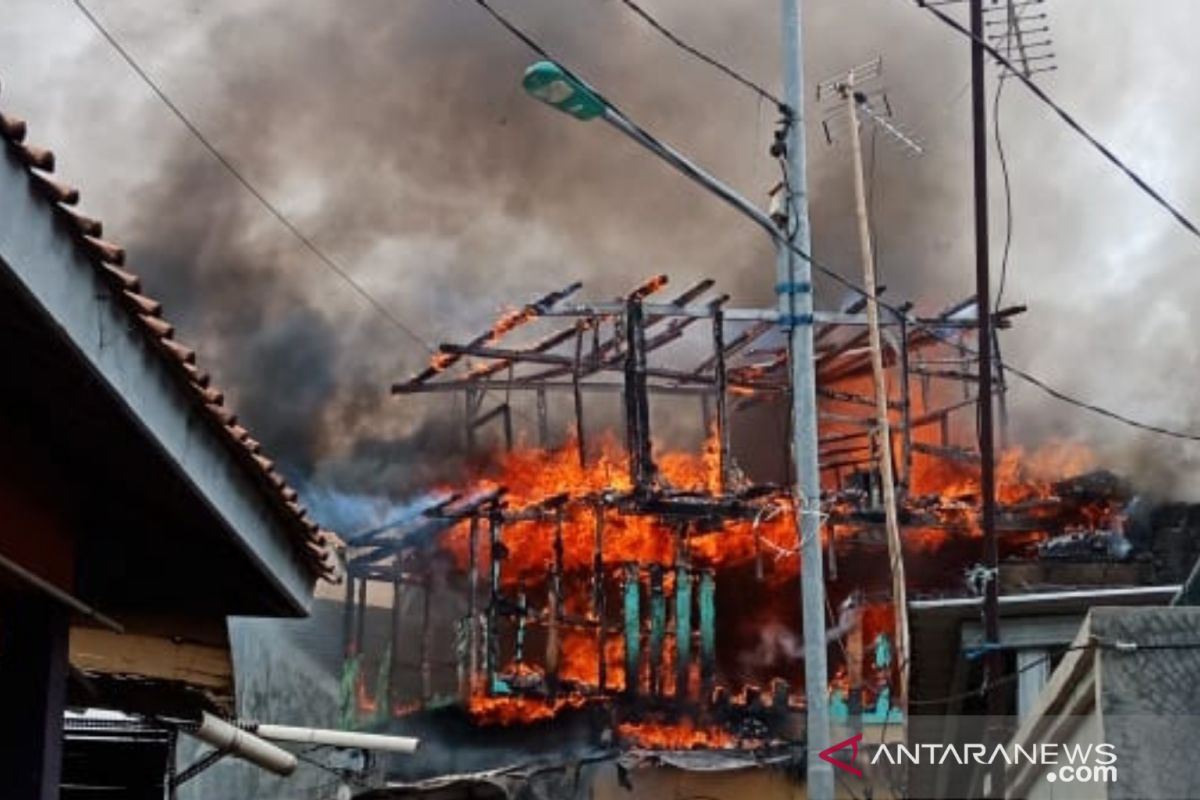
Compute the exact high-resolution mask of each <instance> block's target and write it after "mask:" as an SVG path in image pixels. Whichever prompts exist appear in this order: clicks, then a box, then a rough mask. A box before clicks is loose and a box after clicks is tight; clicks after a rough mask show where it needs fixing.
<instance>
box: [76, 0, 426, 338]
mask: <svg viewBox="0 0 1200 800" xmlns="http://www.w3.org/2000/svg"><path fill="white" fill-rule="evenodd" d="M71 2H72V4H73V5H74V6H75V7H76V8H78V9H79V11H80V12H81V13H82V14H83V15H84V16H85V17H86V18H87V20H88V22H90V23H91V24H92V27H94V28H95V29H96V30H97V31H98V32H99V33H100V35H101V36H103V37H104V38H105V39H106V40H107V41H108V43H109V44H110V45H112V48H113V49H114V50H115V51H116V52H117V54H118V55H120V56H121V58H122V59H124V60H125V63H126V64H128V65H129V68H130V69H132V70H133V71H134V72H135V73H136V74H137V76H138V77H139V78H141V79H142V82H143V83H145V84H146V85H147V86H148V87H150V90H151V91H153V92H154V94H155V95H157V96H158V99H159V100H161V101H162V103H163V105H165V106H166V107H167V108H168V109H169V110H170V111H171V113H172V114H174V115H175V117H176V118H177V119H178V120H179V121H180V122H182V123H183V125H184V127H185V128H187V129H188V132H190V133H191V134H192V136H193V137H195V139H196V141H198V142H200V144H201V145H203V146H204V149H205V150H207V151H208V153H209V155H211V156H212V157H213V158H215V159H216V160H217V162H218V163H220V164H221V166H223V167H224V168H225V169H226V171H228V172H229V174H230V175H232V176H233V178H234V179H235V180H237V182H238V183H240V184H241V185H242V188H243V189H245V190H246V191H247V192H249V193H250V195H251V196H252V197H253V198H254V199H255V200H257V201H258V202H259V204H260V205H261V206H262V207H263V208H265V209H266V210H267V211H268V212H269V213H270V214H271V216H273V217H275V219H276V220H278V221H279V223H280V224H281V225H283V227H285V228H286V229H287V230H288V232H289V233H291V234H292V236H294V237H295V238H296V240H297V241H299V242H300V243H301V244H302V245H304V247H305V248H306V249H307V250H308V251H309V252H310V253H312V254H313V255H314V256H316V257H317V259H318V260H319V261H320V262H321V263H322V264H324V265H325V266H326V267H327V268H328V269H329V270H330V271H332V272H333V273H334V274H335V275H337V276H338V277H339V278H341V279H342V281H343V282H344V283H345V284H346V285H347V286H349V287H350V288H351V289H353V290H354V292H355V293H356V294H358V295H359V297H361V298H362V299H363V300H365V301H366V302H367V303H368V304H369V305H370V306H371V307H372V308H373V309H375V311H377V312H378V313H379V314H380V316H382V317H383V318H384V319H386V320H387V321H388V322H389V323H391V324H392V326H394V327H395V328H396V329H397V330H399V331H401V332H402V333H404V334H405V335H406V336H408V337H409V338H410V339H412V340H413V341H415V342H418V343H420V345H421V346H422V347H424V348H425V349H426V350H427V351H429V352H431V353H432V352H433V346H432V345H430V344H429V342H427V341H425V339H424V338H423V337H422V336H421V335H420V334H418V333H417V332H416V331H414V330H413V329H412V328H410V327H409V326H408V325H406V324H405V323H404V322H403V321H402V320H401V319H400V318H399V317H397V316H396V315H395V314H394V313H392V312H391V311H390V310H389V309H388V308H387V307H386V306H384V305H383V303H381V302H380V301H379V300H377V299H375V297H374V296H372V295H371V293H370V292H368V291H367V290H366V289H365V288H364V287H363V286H362V284H360V283H359V282H358V281H356V280H355V279H354V278H353V277H351V275H350V273H349V272H347V271H346V269H345V268H344V267H342V266H341V265H340V264H338V263H337V261H335V260H334V259H333V257H331V256H330V255H328V254H327V253H325V252H324V251H323V250H322V249H321V248H320V247H318V246H317V244H316V243H315V242H314V241H313V240H312V239H310V238H309V237H308V236H306V235H305V234H304V232H303V231H301V230H300V229H299V228H297V227H296V225H295V223H293V222H292V221H291V220H290V219H288V217H287V216H286V215H285V214H284V213H283V212H282V211H280V210H279V209H278V208H277V207H276V206H275V205H274V204H272V203H271V201H270V200H268V199H267V198H266V196H265V195H263V193H262V192H260V191H259V190H258V189H256V188H255V187H254V184H252V183H250V180H249V179H248V178H247V177H246V176H245V175H243V174H242V173H241V172H240V171H239V170H238V169H237V167H235V166H234V165H233V163H232V162H230V160H229V159H228V158H226V157H225V156H224V155H223V154H222V153H221V151H220V150H218V149H217V148H216V146H214V145H213V144H212V142H210V141H209V140H208V138H207V137H206V136H205V135H204V134H203V133H202V132H201V131H200V129H199V128H198V127H197V126H196V124H195V123H194V122H192V120H191V119H190V118H189V117H188V116H187V115H186V114H185V113H183V110H182V109H181V108H180V107H179V106H178V105H176V104H175V103H174V102H173V101H172V100H171V98H170V97H168V96H167V94H166V92H164V91H163V90H162V88H160V87H159V85H158V84H157V83H156V82H155V81H154V79H153V78H151V77H150V75H149V74H148V73H147V72H146V70H144V69H143V68H142V67H141V65H140V64H139V63H138V62H137V60H136V59H134V57H133V56H132V55H131V54H130V52H129V51H128V50H126V49H125V48H124V47H123V46H122V45H121V43H120V42H119V41H117V39H116V37H115V36H114V35H113V34H112V33H110V32H109V30H108V29H107V28H106V27H105V26H104V25H103V23H101V22H100V20H98V19H97V18H96V17H95V15H93V14H92V12H91V11H90V10H89V9H88V8H87V6H85V5H84V4H83V0H71Z"/></svg>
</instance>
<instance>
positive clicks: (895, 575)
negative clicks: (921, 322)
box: [837, 62, 920, 715]
mask: <svg viewBox="0 0 1200 800" xmlns="http://www.w3.org/2000/svg"><path fill="white" fill-rule="evenodd" d="M877 63H878V62H877ZM857 73H858V70H854V69H852V70H850V71H849V72H847V73H846V78H845V81H844V82H842V83H840V84H839V85H838V87H837V88H838V91H839V92H840V93H841V95H842V97H843V98H844V100H845V103H846V115H847V118H848V121H849V123H850V148H851V161H852V162H853V168H854V202H855V208H856V211H857V216H858V244H859V254H860V255H861V257H862V271H863V287H864V288H865V289H866V291H867V334H868V341H869V343H870V348H871V371H872V373H873V374H874V383H875V435H876V437H877V438H878V441H879V478H880V482H881V483H882V484H883V513H884V520H885V527H886V529H887V544H888V560H889V561H890V567H891V573H892V604H893V606H894V612H895V626H896V629H895V636H896V663H897V665H898V666H899V668H900V691H899V692H898V695H899V701H900V708H901V709H902V710H903V711H904V712H905V714H906V715H907V713H908V673H909V657H908V648H909V636H908V592H907V588H906V585H905V578H904V555H903V552H902V549H901V548H902V544H901V541H900V520H899V518H898V516H897V513H896V478H895V475H894V474H893V470H892V427H891V422H890V420H889V419H888V388H887V373H886V372H885V371H884V368H883V341H882V337H881V336H880V333H879V301H878V298H877V297H876V295H875V292H876V284H877V281H876V279H875V253H874V252H873V248H872V247H871V223H870V220H869V219H868V217H867V191H866V181H865V179H864V176H863V154H862V138H861V136H860V132H861V127H862V126H861V122H860V120H859V107H860V106H862V110H863V113H866V114H869V115H871V117H872V119H873V118H874V114H872V112H871V110H870V107H869V105H868V102H867V98H866V96H865V95H864V94H863V93H862V92H860V91H858V90H857V89H856V88H855V85H856V80H855V79H856V77H857ZM875 74H878V66H876V67H875ZM903 141H906V142H911V140H909V139H907V138H906V139H903ZM911 146H912V147H913V148H917V145H916V144H915V143H912V144H911ZM917 152H920V150H919V148H917Z"/></svg>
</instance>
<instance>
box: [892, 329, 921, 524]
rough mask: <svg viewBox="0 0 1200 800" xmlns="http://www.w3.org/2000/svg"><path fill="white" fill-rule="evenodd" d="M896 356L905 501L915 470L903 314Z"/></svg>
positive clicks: (905, 330) (902, 483)
mask: <svg viewBox="0 0 1200 800" xmlns="http://www.w3.org/2000/svg"><path fill="white" fill-rule="evenodd" d="M896 357H897V358H898V359H899V361H900V415H901V419H902V420H903V425H904V427H903V429H902V430H901V434H902V437H903V439H902V443H903V445H904V458H903V459H902V460H901V462H900V463H901V465H902V467H901V470H902V476H901V479H900V500H901V502H903V500H904V499H905V498H907V497H908V493H909V491H910V489H911V488H912V470H913V438H912V389H911V387H910V386H909V381H910V380H912V376H911V375H910V374H909V370H908V367H909V365H908V320H907V318H905V317H904V316H903V315H901V317H900V351H899V352H898V353H897V354H896ZM924 411H925V409H924V408H922V409H921V412H922V413H924Z"/></svg>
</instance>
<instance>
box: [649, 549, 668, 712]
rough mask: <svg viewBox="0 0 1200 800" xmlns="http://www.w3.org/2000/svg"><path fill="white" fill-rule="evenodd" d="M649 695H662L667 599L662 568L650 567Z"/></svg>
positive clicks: (660, 566)
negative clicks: (664, 592) (664, 591)
mask: <svg viewBox="0 0 1200 800" xmlns="http://www.w3.org/2000/svg"><path fill="white" fill-rule="evenodd" d="M649 569H650V653H649V662H650V694H651V695H653V696H655V697H657V696H658V695H660V694H662V657H663V635H664V633H665V632H666V629H667V598H666V596H665V595H664V594H663V568H662V565H661V564H651V565H650V568H649Z"/></svg>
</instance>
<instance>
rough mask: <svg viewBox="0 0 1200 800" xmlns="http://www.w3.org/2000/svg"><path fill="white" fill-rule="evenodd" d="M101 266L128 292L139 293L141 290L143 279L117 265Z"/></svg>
mask: <svg viewBox="0 0 1200 800" xmlns="http://www.w3.org/2000/svg"><path fill="white" fill-rule="evenodd" d="M100 266H102V267H104V271H105V272H106V273H108V274H109V275H110V276H112V277H113V278H116V279H117V282H118V283H120V284H121V286H123V287H124V288H125V289H127V290H128V291H131V292H137V291H140V290H141V288H142V279H141V278H139V277H138V276H137V275H134V274H133V273H132V272H129V271H128V270H124V269H121V268H120V267H118V266H116V265H115V264H101V265H100Z"/></svg>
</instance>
